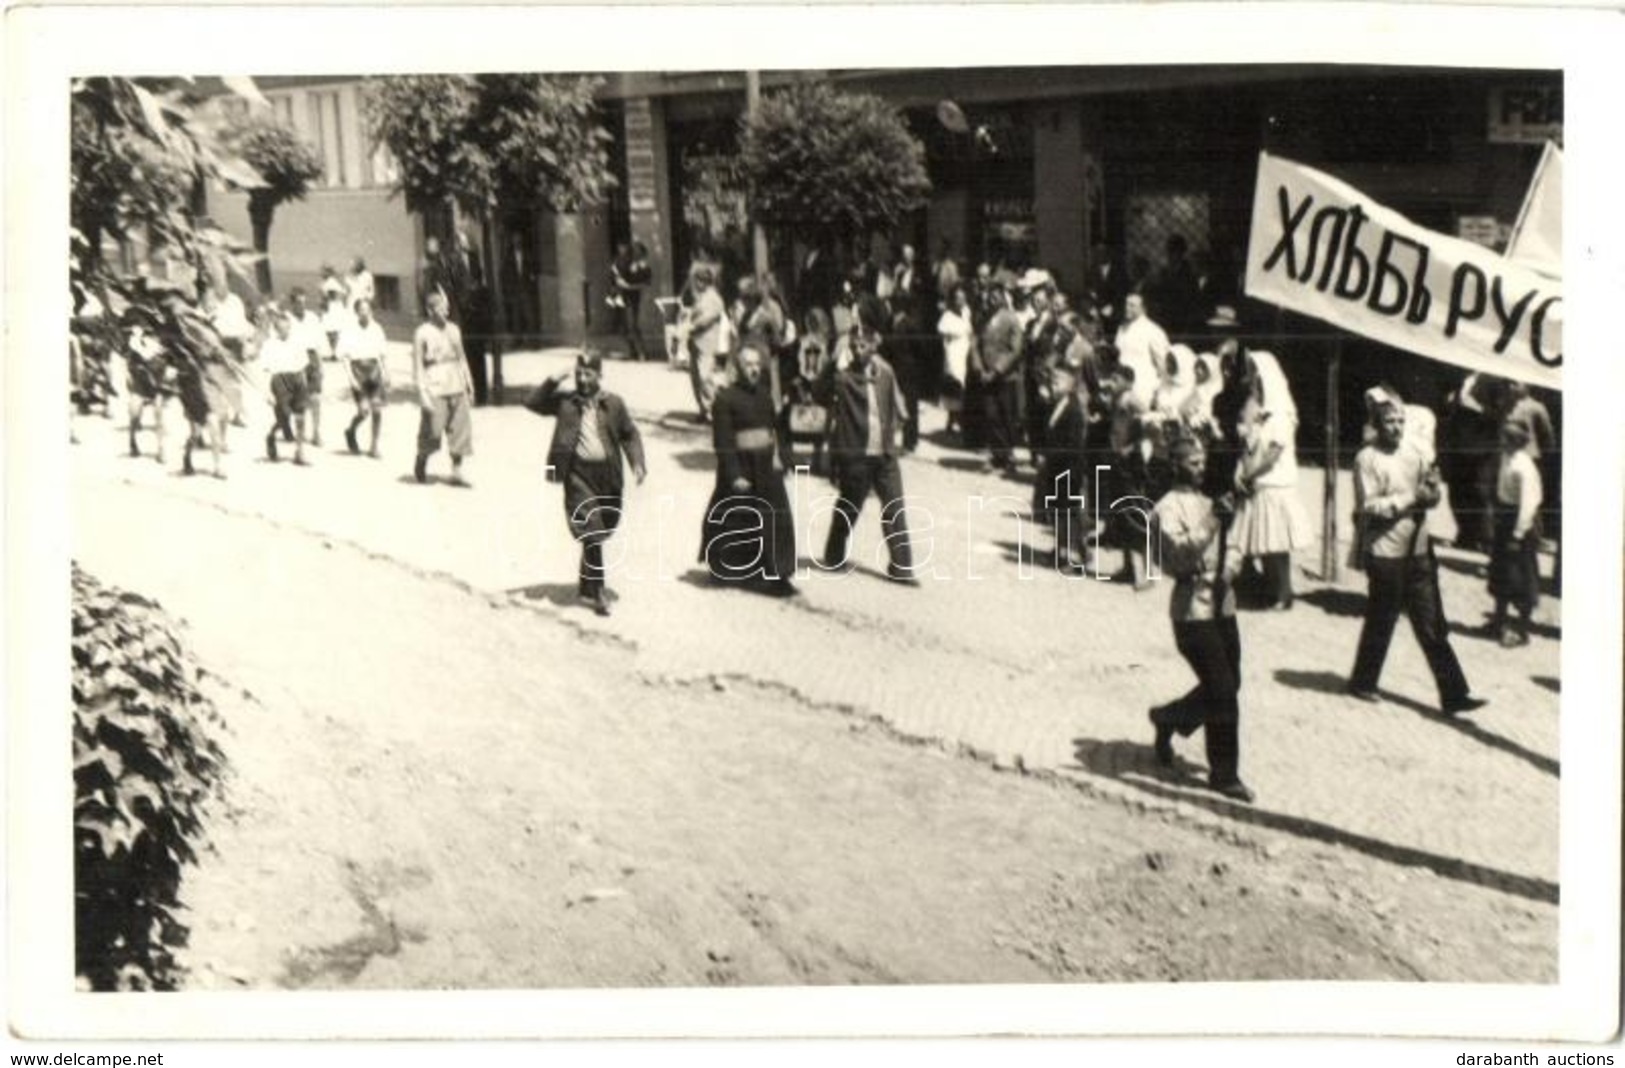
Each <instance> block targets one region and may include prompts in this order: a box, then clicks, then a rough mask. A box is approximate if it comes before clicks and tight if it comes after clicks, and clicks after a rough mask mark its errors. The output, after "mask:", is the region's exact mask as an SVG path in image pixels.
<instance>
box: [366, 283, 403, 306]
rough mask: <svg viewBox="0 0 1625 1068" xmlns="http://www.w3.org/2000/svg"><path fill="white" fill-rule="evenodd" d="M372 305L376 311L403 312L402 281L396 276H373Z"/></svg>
mask: <svg viewBox="0 0 1625 1068" xmlns="http://www.w3.org/2000/svg"><path fill="white" fill-rule="evenodd" d="M372 303H373V308H374V310H375V311H379V312H398V311H400V310H401V279H400V276H399V275H394V274H375V275H373V276H372Z"/></svg>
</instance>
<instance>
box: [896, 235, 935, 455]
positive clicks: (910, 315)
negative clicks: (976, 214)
mask: <svg viewBox="0 0 1625 1068" xmlns="http://www.w3.org/2000/svg"><path fill="white" fill-rule="evenodd" d="M930 304H931V286H930V281H929V279H928V278H927V277H926V273H925V272H924V271H923V270H921V269H920V266H919V264H917V263H916V262H915V258H914V246H913V245H904V246H903V248H902V255H901V258H899V259H898V261H897V266H896V267H895V268H893V270H892V295H891V310H892V345H891V350H890V351H891V353H892V358H893V361H894V365H895V366H894V371H895V372H896V374H897V385H898V387H899V388H900V389H901V390H902V391H903V451H904V452H906V453H907V452H913V451H914V450H915V448H916V447H917V446H918V445H919V443H920V398H921V397H924V396H926V395H927V383H929V382H932V381H934V378H933V377H932V375H931V367H930V364H931V362H932V361H931V358H930V357H931V350H932V349H933V348H935V347H936V345H935V341H936V335H935V333H932V332H928V331H927V326H926V315H927V312H928V311H929V310H930ZM930 393H931V395H932V396H934V395H935V391H934V390H932V391H930Z"/></svg>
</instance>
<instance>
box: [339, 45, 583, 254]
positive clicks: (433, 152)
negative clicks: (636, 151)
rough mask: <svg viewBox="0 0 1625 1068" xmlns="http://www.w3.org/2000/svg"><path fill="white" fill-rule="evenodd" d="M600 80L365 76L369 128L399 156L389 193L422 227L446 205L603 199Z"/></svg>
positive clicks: (476, 207)
mask: <svg viewBox="0 0 1625 1068" xmlns="http://www.w3.org/2000/svg"><path fill="white" fill-rule="evenodd" d="M599 84H600V83H599V80H598V79H596V78H591V77H569V76H563V75H551V74H474V75H452V74H432V75H409V76H385V77H378V78H369V79H367V82H366V89H365V106H366V112H367V119H368V123H369V124H370V126H371V128H372V133H373V137H374V138H375V139H376V140H377V141H379V142H381V143H383V144H384V145H386V146H387V147H388V148H389V150H390V151H391V152H392V153H394V155H395V157H396V159H397V160H399V161H400V179H399V181H398V183H397V185H396V190H397V192H399V193H401V194H402V195H403V196H404V197H405V198H406V207H407V210H408V211H412V212H416V213H418V214H421V215H423V216H424V218H425V220H426V221H428V222H430V223H431V224H439V225H438V226H437V225H431V229H439V228H441V227H443V226H444V224H445V223H446V222H447V221H448V220H447V217H446V216H444V215H442V214H440V213H442V212H444V211H445V209H447V208H448V207H450V206H452V205H455V206H456V207H458V208H461V209H463V210H465V211H469V212H473V213H476V214H480V213H485V212H488V211H489V210H491V209H493V208H495V207H497V206H498V205H501V206H503V207H508V208H518V207H528V206H532V205H537V206H543V207H547V208H551V209H553V210H555V211H574V210H576V209H578V208H580V207H581V206H582V205H584V204H587V203H592V202H596V201H598V200H601V199H603V197H604V196H605V194H606V193H607V192H608V189H609V187H610V185H611V184H612V183H613V182H614V176H613V175H612V174H611V173H610V168H609V142H610V133H609V131H608V130H606V129H604V128H603V126H602V125H600V122H599V115H598V111H597V105H596V104H595V102H594V97H595V94H596V93H597V90H598V86H599Z"/></svg>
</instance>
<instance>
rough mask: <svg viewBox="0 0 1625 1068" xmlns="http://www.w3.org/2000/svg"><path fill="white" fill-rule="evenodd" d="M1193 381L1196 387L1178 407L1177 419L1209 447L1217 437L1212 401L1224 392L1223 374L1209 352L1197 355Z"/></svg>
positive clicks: (1217, 360) (1215, 357)
mask: <svg viewBox="0 0 1625 1068" xmlns="http://www.w3.org/2000/svg"><path fill="white" fill-rule="evenodd" d="M1195 379H1196V386H1195V388H1193V389H1192V390H1191V391H1190V395H1189V396H1187V397H1186V398H1185V403H1184V404H1183V405H1182V406H1181V407H1180V410H1179V418H1180V421H1181V422H1183V423H1184V424H1185V426H1186V427H1187V428H1189V430H1190V432H1191V433H1192V434H1193V435H1195V436H1196V438H1197V439H1198V440H1199V441H1201V442H1202V444H1203V445H1211V444H1212V443H1213V439H1214V437H1215V436H1217V428H1216V424H1215V423H1214V415H1213V401H1214V398H1216V397H1218V395H1219V394H1220V393H1221V392H1223V391H1224V374H1223V372H1222V371H1221V369H1220V366H1219V358H1218V357H1217V356H1215V355H1213V353H1211V352H1202V353H1198V354H1197V356H1196V368H1195Z"/></svg>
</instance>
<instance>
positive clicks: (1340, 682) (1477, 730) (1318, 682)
mask: <svg viewBox="0 0 1625 1068" xmlns="http://www.w3.org/2000/svg"><path fill="white" fill-rule="evenodd" d="M1275 681H1276V682H1278V683H1280V684H1281V685H1282V686H1286V687H1290V688H1291V689H1294V690H1309V691H1312V692H1314V693H1324V694H1332V695H1334V696H1343V695H1345V694H1347V692H1348V680H1347V679H1345V678H1344V677H1343V676H1341V675H1338V674H1336V673H1334V672H1330V671H1297V670H1294V669H1292V668H1282V669H1281V670H1279V671H1277V672H1276V673H1275ZM1378 694H1379V695H1380V696H1381V697H1382V699H1383V701H1384V702H1385V703H1387V704H1391V705H1394V706H1395V707H1397V708H1403V709H1406V710H1408V711H1411V712H1415V713H1416V714H1417V715H1419V716H1421V717H1422V718H1424V719H1426V720H1429V721H1431V722H1434V723H1438V724H1441V725H1443V726H1446V727H1449V728H1451V729H1452V730H1455V731H1459V732H1460V733H1462V734H1465V735H1466V736H1467V737H1469V738H1471V739H1473V740H1474V741H1476V742H1480V743H1482V744H1484V745H1487V746H1489V747H1490V748H1491V749H1499V750H1500V751H1501V752H1503V753H1506V754H1508V755H1509V756H1514V757H1517V758H1518V759H1519V760H1522V761H1524V762H1525V763H1527V764H1529V765H1531V766H1533V767H1534V768H1536V769H1538V770H1540V771H1543V772H1545V773H1546V774H1548V775H1556V774H1557V773H1558V767H1559V765H1558V762H1557V761H1556V760H1554V759H1552V758H1551V757H1549V756H1545V755H1544V754H1541V753H1537V752H1535V751H1533V750H1531V749H1526V748H1524V747H1523V746H1521V745H1519V744H1518V743H1517V742H1514V741H1512V740H1511V739H1510V738H1503V737H1502V736H1501V735H1499V734H1496V733H1495V732H1494V731H1490V730H1485V729H1484V728H1483V727H1481V726H1479V725H1478V724H1477V723H1474V722H1473V721H1472V720H1470V719H1467V718H1465V717H1463V716H1447V715H1445V714H1444V713H1443V712H1440V711H1439V710H1438V709H1437V708H1434V707H1432V706H1430V705H1425V704H1423V703H1422V702H1420V701H1418V700H1416V699H1415V698H1411V697H1405V696H1404V695H1402V694H1397V693H1393V692H1392V691H1390V690H1379V691H1378ZM1349 706H1350V711H1351V712H1355V711H1357V710H1358V709H1361V708H1364V707H1366V706H1364V705H1361V704H1360V703H1359V702H1357V701H1354V700H1352V699H1350V701H1349Z"/></svg>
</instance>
